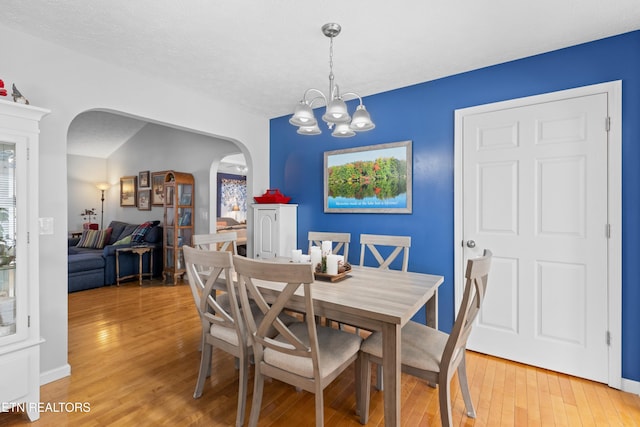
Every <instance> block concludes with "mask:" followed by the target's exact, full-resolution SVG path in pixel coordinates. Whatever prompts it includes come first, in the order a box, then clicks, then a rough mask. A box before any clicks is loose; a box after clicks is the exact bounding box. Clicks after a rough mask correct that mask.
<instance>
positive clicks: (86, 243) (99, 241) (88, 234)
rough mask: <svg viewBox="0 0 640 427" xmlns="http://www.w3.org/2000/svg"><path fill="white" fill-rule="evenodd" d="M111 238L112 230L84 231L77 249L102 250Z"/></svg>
mask: <svg viewBox="0 0 640 427" xmlns="http://www.w3.org/2000/svg"><path fill="white" fill-rule="evenodd" d="M109 237H111V228H107V229H106V230H84V231H83V232H82V237H80V241H79V242H78V244H77V245H76V247H77V248H90V249H102V248H104V245H105V244H106V243H107V242H108V241H109Z"/></svg>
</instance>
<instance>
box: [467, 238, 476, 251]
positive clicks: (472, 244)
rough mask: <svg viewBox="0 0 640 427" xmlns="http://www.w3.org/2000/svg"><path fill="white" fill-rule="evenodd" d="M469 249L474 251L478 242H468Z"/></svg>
mask: <svg viewBox="0 0 640 427" xmlns="http://www.w3.org/2000/svg"><path fill="white" fill-rule="evenodd" d="M467 247H468V248H472V249H473V248H475V247H476V242H475V241H474V240H467Z"/></svg>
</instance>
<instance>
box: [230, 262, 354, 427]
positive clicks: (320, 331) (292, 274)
mask: <svg viewBox="0 0 640 427" xmlns="http://www.w3.org/2000/svg"><path fill="white" fill-rule="evenodd" d="M233 263H234V266H235V270H236V273H237V274H238V293H239V294H240V300H241V306H242V307H243V309H242V313H243V315H244V318H245V323H246V326H247V329H248V331H249V334H250V336H251V338H252V342H253V354H254V360H255V376H254V378H255V382H254V387H253V402H252V404H251V415H250V418H249V426H256V425H257V424H258V418H259V417H260V409H261V408H260V407H261V405H262V394H263V392H264V378H265V377H269V378H274V379H277V380H280V381H283V382H286V383H288V384H291V385H294V386H296V387H298V388H301V389H303V390H306V391H308V392H311V393H314V394H315V407H316V426H322V425H324V399H323V390H324V389H325V387H326V386H327V385H329V384H330V383H331V382H332V381H333V380H334V379H335V378H336V377H337V376H338V375H340V373H342V372H343V371H344V370H345V369H346V368H347V367H348V366H349V365H350V364H351V363H352V362H354V361H356V359H357V358H358V354H359V348H360V344H361V342H362V338H360V337H359V336H357V335H354V334H350V333H348V332H344V331H340V330H338V329H333V328H329V327H325V326H319V325H316V323H315V321H314V318H315V316H314V309H313V296H312V293H311V288H312V287H311V284H312V283H313V272H312V271H311V266H310V265H309V264H297V263H275V262H269V261H258V260H253V259H248V258H244V257H241V256H237V255H236V256H234V257H233ZM254 280H260V281H269V282H279V283H281V284H282V289H281V290H274V291H271V292H269V295H270V297H266V298H265V293H266V292H267V291H265V289H264V288H260V287H259V286H257V284H256V283H255V282H254ZM300 287H302V290H303V293H302V295H294V293H295V292H296V291H297V290H298V289H299V288H300ZM249 298H253V299H254V300H255V301H256V303H257V304H258V306H259V307H260V310H261V311H262V313H263V317H262V319H257V318H256V317H255V316H254V313H252V311H251V310H245V309H244V307H248V306H249V304H248V303H249V301H248V299H249ZM274 298H275V300H274ZM292 298H303V300H304V307H305V311H306V316H305V321H304V322H299V323H294V324H292V325H291V326H287V325H285V324H284V323H283V322H281V321H280V320H279V318H278V316H279V315H281V314H282V311H283V310H284V309H285V307H286V306H287V305H288V303H289V301H290V299H292ZM267 301H270V302H267ZM270 329H275V330H277V332H278V335H277V336H276V337H275V338H270V337H269V336H268V335H267V333H268V331H269V330H270ZM356 365H358V364H356ZM359 372H360V369H359V366H356V384H359V377H358V375H359ZM358 400H359V399H358ZM290 421H291V423H293V424H295V420H290Z"/></svg>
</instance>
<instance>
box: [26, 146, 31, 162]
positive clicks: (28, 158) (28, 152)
mask: <svg viewBox="0 0 640 427" xmlns="http://www.w3.org/2000/svg"><path fill="white" fill-rule="evenodd" d="M30 153H31V151H29V147H27V160H31V159H30V157H29V154H30Z"/></svg>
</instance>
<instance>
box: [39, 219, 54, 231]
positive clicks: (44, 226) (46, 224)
mask: <svg viewBox="0 0 640 427" xmlns="http://www.w3.org/2000/svg"><path fill="white" fill-rule="evenodd" d="M38 221H39V222H40V234H53V218H52V217H46V218H38Z"/></svg>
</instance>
